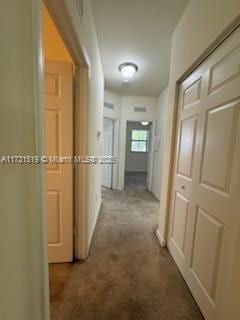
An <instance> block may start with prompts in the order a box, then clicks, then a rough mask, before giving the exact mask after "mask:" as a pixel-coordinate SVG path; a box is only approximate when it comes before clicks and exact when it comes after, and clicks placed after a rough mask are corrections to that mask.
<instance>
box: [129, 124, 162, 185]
mask: <svg viewBox="0 0 240 320" xmlns="http://www.w3.org/2000/svg"><path fill="white" fill-rule="evenodd" d="M142 121H147V122H149V123H151V125H152V128H151V152H150V153H149V154H148V161H149V163H148V172H147V175H148V184H147V188H148V190H149V191H152V177H153V158H154V143H155V134H154V132H155V127H156V121H155V120H126V126H125V140H124V141H125V142H124V145H125V147H124V163H123V168H124V171H123V175H124V178H123V188H125V172H126V145H127V144H126V141H127V127H128V122H139V123H141V122H142Z"/></svg>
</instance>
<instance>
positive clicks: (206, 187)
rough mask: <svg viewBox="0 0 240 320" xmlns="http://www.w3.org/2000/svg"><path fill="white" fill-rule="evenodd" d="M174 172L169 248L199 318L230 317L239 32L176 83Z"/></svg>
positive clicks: (239, 156)
mask: <svg viewBox="0 0 240 320" xmlns="http://www.w3.org/2000/svg"><path fill="white" fill-rule="evenodd" d="M174 167H175V169H174V172H175V174H174V181H173V189H172V202H171V218H170V230H169V240H168V247H169V249H170V252H171V254H172V256H173V257H174V259H175V261H176V263H177V265H178V267H179V269H180V270H181V272H182V274H183V276H184V278H185V280H186V282H187V284H188V285H189V287H190V289H191V291H192V293H193V296H194V297H195V299H196V301H197V303H198V305H199V307H200V309H201V311H202V313H203V315H204V316H205V318H206V319H209V320H225V319H230V318H229V314H230V313H229V312H230V311H229V310H230V309H229V308H228V305H229V301H230V299H231V297H232V296H233V294H236V292H235V293H234V292H233V290H234V289H233V288H231V286H230V283H231V281H232V277H233V271H232V270H233V265H234V261H235V259H236V256H238V255H239V250H240V244H239V242H237V237H239V226H240V31H239V29H238V30H237V31H236V32H235V33H234V34H233V35H232V36H231V37H230V38H229V39H227V40H226V41H225V43H224V44H223V45H222V46H221V47H219V48H218V49H217V50H216V51H215V52H214V53H213V54H212V55H211V56H210V57H209V58H208V59H207V60H206V62H204V63H203V64H202V65H201V66H200V67H199V68H198V69H197V70H196V71H195V72H193V74H191V75H190V76H189V77H188V78H187V79H186V80H185V81H184V82H183V83H182V84H181V87H180V99H179V121H178V141H177V150H176V158H175V165H174ZM239 274H240V270H239ZM238 276H239V275H238ZM236 280H237V279H236ZM233 283H234V282H233ZM231 312H233V314H232V315H231V317H232V316H233V318H231V320H235V319H236V320H237V319H239V318H240V315H239V314H237V313H234V311H233V310H232V311H231Z"/></svg>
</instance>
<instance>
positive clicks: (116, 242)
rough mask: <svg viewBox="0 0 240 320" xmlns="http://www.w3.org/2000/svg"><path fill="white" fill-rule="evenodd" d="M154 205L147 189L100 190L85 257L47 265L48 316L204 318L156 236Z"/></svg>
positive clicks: (73, 319)
mask: <svg viewBox="0 0 240 320" xmlns="http://www.w3.org/2000/svg"><path fill="white" fill-rule="evenodd" d="M158 206H159V203H158V202H157V201H156V200H155V199H154V198H153V196H152V195H151V194H150V193H148V192H147V191H142V192H136V191H127V192H116V191H110V190H104V191H103V205H102V208H101V213H100V216H99V220H98V224H97V228H96V232H95V235H94V239H93V245H92V249H91V255H90V257H89V259H88V260H87V261H86V262H79V263H76V264H59V265H51V266H50V291H51V313H52V320H198V319H203V318H202V316H201V314H200V311H199V309H198V307H197V305H196V303H195V302H194V300H193V298H192V296H191V294H190V292H189V290H188V288H187V286H186V284H185V282H184V280H183V278H182V277H181V275H180V274H179V272H178V269H177V267H176V266H175V264H174V262H173V260H172V258H171V257H170V255H169V253H168V251H167V250H166V249H161V248H160V246H159V243H158V240H157V238H156V236H155V230H156V227H157V211H158Z"/></svg>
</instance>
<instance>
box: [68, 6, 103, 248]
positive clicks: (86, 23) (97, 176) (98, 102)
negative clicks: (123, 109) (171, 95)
mask: <svg viewBox="0 0 240 320" xmlns="http://www.w3.org/2000/svg"><path fill="white" fill-rule="evenodd" d="M64 2H65V5H66V7H67V9H68V11H69V14H70V16H71V18H72V22H73V24H74V26H75V30H77V32H78V36H79V40H80V43H81V46H82V48H83V51H84V53H85V55H86V56H87V60H88V62H89V64H90V69H89V74H90V81H89V110H88V116H89V123H88V126H89V129H88V153H89V155H94V156H100V155H101V147H102V136H103V135H102V132H103V122H102V119H103V103H104V76H103V69H102V63H101V58H100V51H99V46H98V41H97V36H96V29H95V23H94V19H93V15H92V8H91V1H90V0H85V1H84V4H85V8H84V17H83V21H81V20H80V17H79V13H78V12H77V10H76V4H75V1H74V0H64ZM98 132H100V133H101V136H100V137H99V138H98V137H97V134H98ZM101 169H102V168H101V165H93V166H89V170H88V245H89V246H90V243H91V239H92V235H93V231H94V228H95V224H96V220H97V217H98V213H99V209H100V205H101V178H102V174H101V172H102V171H101Z"/></svg>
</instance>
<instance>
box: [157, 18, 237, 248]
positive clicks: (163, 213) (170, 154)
mask: <svg viewBox="0 0 240 320" xmlns="http://www.w3.org/2000/svg"><path fill="white" fill-rule="evenodd" d="M238 27H240V15H238V16H237V18H236V19H234V21H233V22H232V23H231V24H230V25H229V26H228V27H227V28H226V29H225V30H224V31H223V32H222V33H221V34H220V35H219V36H218V37H217V39H215V41H213V42H212V43H211V44H210V46H209V47H208V48H207V49H206V50H205V51H204V52H203V53H202V54H201V55H200V57H199V58H198V59H197V60H196V61H195V62H194V63H193V64H192V65H191V66H190V67H189V68H188V69H187V70H186V72H184V73H183V74H182V76H181V77H180V78H179V79H178V80H177V81H176V83H175V88H174V94H173V96H174V102H173V107H172V111H171V115H170V118H169V123H170V124H171V131H170V142H171V143H170V146H169V147H168V146H166V159H169V161H168V162H167V177H166V179H165V180H166V181H164V185H165V187H164V189H165V190H164V191H161V199H160V203H161V205H160V217H159V226H158V229H157V230H156V236H157V238H158V240H159V243H160V245H161V246H162V247H167V246H168V236H169V230H170V223H169V222H170V216H171V202H172V190H173V179H174V159H175V156H176V145H177V133H178V132H177V128H178V117H179V112H178V103H179V93H180V85H181V83H182V82H183V81H184V80H185V79H186V78H187V77H188V76H190V75H191V73H193V72H194V71H195V70H196V69H197V68H198V67H199V66H200V65H201V64H202V63H203V62H204V61H205V60H206V59H207V58H208V57H209V56H210V55H211V54H212V53H213V52H214V51H215V50H216V49H217V48H218V47H219V46H220V45H221V44H222V43H224V41H225V40H226V39H227V38H228V37H229V36H230V35H231V34H232V33H233V32H234V31H235V30H236V29H237V28H238ZM160 227H161V229H160Z"/></svg>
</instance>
